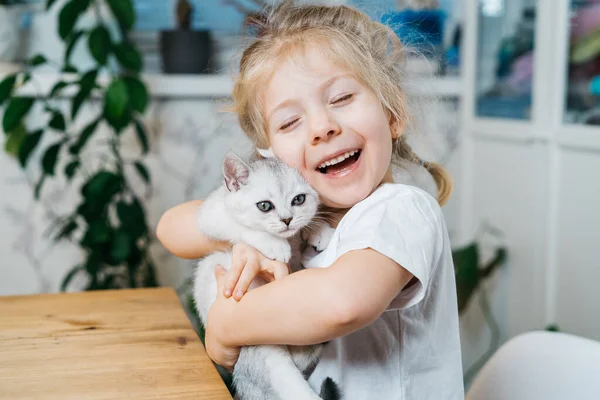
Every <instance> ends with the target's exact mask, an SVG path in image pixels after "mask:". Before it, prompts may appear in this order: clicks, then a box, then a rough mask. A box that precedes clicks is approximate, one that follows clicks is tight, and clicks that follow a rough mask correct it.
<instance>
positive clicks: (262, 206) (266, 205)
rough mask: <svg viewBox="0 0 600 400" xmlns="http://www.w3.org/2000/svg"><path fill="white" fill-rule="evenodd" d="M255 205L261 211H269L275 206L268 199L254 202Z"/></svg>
mask: <svg viewBox="0 0 600 400" xmlns="http://www.w3.org/2000/svg"><path fill="white" fill-rule="evenodd" d="M256 207H258V209H259V210H260V211H262V212H269V211H271V210H272V209H274V208H275V206H274V205H273V203H271V202H270V201H259V202H258V203H256Z"/></svg>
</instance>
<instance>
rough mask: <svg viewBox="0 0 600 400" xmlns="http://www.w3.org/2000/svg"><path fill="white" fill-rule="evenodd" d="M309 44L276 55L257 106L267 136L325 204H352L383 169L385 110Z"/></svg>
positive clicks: (387, 150) (388, 150) (387, 154)
mask: <svg viewBox="0 0 600 400" xmlns="http://www.w3.org/2000/svg"><path fill="white" fill-rule="evenodd" d="M314 47H316V46H314ZM314 47H313V49H307V50H306V52H305V53H304V55H303V57H302V62H301V63H298V62H294V61H297V60H294V59H292V58H289V59H288V60H287V61H286V62H282V63H280V64H279V65H278V66H277V69H276V72H274V74H273V76H272V77H271V79H270V80H269V81H268V82H267V86H266V89H265V94H264V98H263V100H264V110H263V112H264V116H265V121H266V129H267V133H268V136H269V143H270V144H271V148H272V151H273V153H274V154H275V155H276V156H277V157H278V158H280V159H281V160H283V161H284V162H285V163H286V164H288V165H290V166H292V167H295V168H297V169H298V170H299V171H300V173H301V174H302V175H303V176H304V178H305V179H306V180H307V181H308V183H309V184H310V185H311V186H312V187H313V188H314V189H315V190H316V191H317V192H318V193H319V196H320V200H321V202H322V203H323V204H325V205H327V206H330V207H335V208H350V207H352V206H353V205H355V204H356V203H358V202H359V201H361V200H363V199H365V198H366V197H367V196H369V195H370V194H371V193H372V192H373V191H374V190H375V188H376V187H377V186H378V185H379V184H380V183H381V182H382V181H383V180H384V177H385V176H386V173H387V171H388V169H389V166H390V162H391V156H392V132H391V130H390V118H389V116H388V113H386V111H385V110H384V109H383V107H382V106H381V103H380V102H379V100H378V98H377V97H376V96H375V94H374V93H373V92H372V91H371V90H370V89H369V88H367V87H366V86H364V85H363V84H362V83H361V82H360V81H358V80H357V79H356V78H354V77H353V76H352V74H351V73H349V71H347V70H345V69H343V68H341V67H339V66H337V65H335V64H334V63H333V62H332V61H331V60H330V59H329V58H328V57H327V56H326V55H325V54H324V53H323V51H321V50H319V49H318V48H314Z"/></svg>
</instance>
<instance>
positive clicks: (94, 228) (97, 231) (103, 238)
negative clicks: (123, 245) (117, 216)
mask: <svg viewBox="0 0 600 400" xmlns="http://www.w3.org/2000/svg"><path fill="white" fill-rule="evenodd" d="M111 233H112V229H111V227H110V226H109V225H108V224H107V223H106V221H105V220H104V219H95V220H93V221H90V225H89V226H88V230H87V232H86V233H85V235H84V237H83V239H82V241H81V242H82V244H85V245H86V246H90V245H95V244H99V243H106V242H108V241H109V240H110V237H111Z"/></svg>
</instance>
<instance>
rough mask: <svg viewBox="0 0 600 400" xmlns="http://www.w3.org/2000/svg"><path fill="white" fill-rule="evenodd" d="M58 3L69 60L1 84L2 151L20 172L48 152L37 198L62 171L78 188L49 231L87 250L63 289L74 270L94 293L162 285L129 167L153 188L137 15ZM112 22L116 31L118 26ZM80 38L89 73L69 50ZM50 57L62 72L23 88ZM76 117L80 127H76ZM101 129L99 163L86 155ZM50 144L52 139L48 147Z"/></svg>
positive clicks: (80, 0)
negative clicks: (129, 140) (43, 88)
mask: <svg viewBox="0 0 600 400" xmlns="http://www.w3.org/2000/svg"><path fill="white" fill-rule="evenodd" d="M53 6H58V4H57V2H56V0H47V2H46V8H47V9H50V8H51V7H53ZM60 6H61V9H60V12H59V13H58V34H59V36H60V38H61V39H62V41H63V42H64V44H65V50H64V54H63V55H62V56H63V57H62V60H60V61H59V62H56V61H51V60H48V59H47V58H46V57H45V56H43V55H36V56H34V57H32V58H31V59H30V60H29V61H28V62H27V63H26V64H25V66H24V67H23V68H22V69H21V70H20V71H19V72H17V73H15V74H11V75H9V76H6V77H5V78H4V79H3V80H2V81H1V82H0V107H3V115H2V128H3V131H4V135H5V149H6V150H7V151H8V152H9V153H11V154H13V155H15V158H16V159H17V160H18V162H19V163H20V165H21V167H22V168H23V169H26V168H30V167H32V165H31V164H32V160H33V159H35V158H34V157H33V156H32V154H34V152H39V154H41V155H42V157H41V159H40V167H41V168H40V169H41V173H40V175H39V179H38V181H37V184H35V187H34V188H33V193H34V196H35V198H36V199H39V198H40V196H43V187H44V182H46V181H47V180H50V179H57V178H58V177H61V178H62V177H64V179H65V180H66V181H67V182H69V183H70V184H71V185H77V188H78V189H79V193H80V195H81V197H80V200H79V201H78V202H77V204H76V205H75V207H73V209H72V210H71V212H70V213H68V214H67V215H64V216H62V217H60V218H59V219H58V220H57V221H56V223H55V229H54V231H53V232H52V237H53V239H55V240H57V241H60V240H69V241H71V242H73V243H75V244H76V245H77V246H79V247H80V248H81V250H82V253H83V254H84V256H83V260H82V262H81V263H79V264H77V265H75V266H74V267H73V268H72V269H71V270H70V271H69V272H68V273H67V275H66V276H65V277H64V279H63V282H62V285H61V290H66V289H67V288H68V287H69V284H70V282H72V278H73V277H74V276H75V275H77V274H84V275H85V276H86V277H87V278H88V279H87V280H88V284H87V286H86V287H85V289H88V290H97V289H113V288H124V287H140V286H156V285H157V282H156V278H155V270H154V265H153V263H152V261H151V258H150V254H149V246H150V243H151V234H150V232H149V229H148V223H147V217H146V210H145V206H144V204H143V202H142V199H141V197H140V196H139V195H138V194H136V192H135V191H134V189H133V184H132V181H131V174H130V173H128V171H132V172H134V173H136V174H137V175H139V177H141V179H142V180H143V182H145V184H146V185H151V177H150V174H149V172H148V169H147V167H146V166H145V164H144V162H143V155H145V154H146V153H147V152H148V150H149V144H148V138H147V134H146V131H145V128H144V125H143V123H142V119H141V117H142V115H143V113H144V111H145V110H146V108H147V105H148V92H147V88H146V85H145V84H144V83H143V82H142V80H141V78H140V73H141V71H142V64H143V63H142V57H141V55H140V53H139V52H138V50H137V49H136V47H135V46H134V45H133V44H132V43H131V41H130V40H129V39H128V33H129V32H130V30H131V29H132V28H133V25H134V22H135V11H134V8H133V4H132V1H131V0H105V1H102V0H68V1H65V2H61V3H60ZM105 6H106V9H108V10H110V14H109V17H108V18H110V21H108V20H106V19H107V17H106V13H104V14H103V13H102V10H103V9H104V8H103V7H105ZM86 13H87V14H90V13H91V14H93V15H95V19H94V20H95V22H94V23H92V24H91V26H89V25H86V26H80V25H81V24H78V22H80V19H81V17H82V16H83V15H84V14H86ZM111 26H114V27H116V29H112V31H111V29H110V27H111ZM80 42H81V43H85V44H87V47H88V49H89V52H90V54H91V56H92V59H93V62H94V65H92V66H91V67H89V68H86V70H80V68H79V67H78V66H77V65H73V64H72V62H71V53H72V52H73V49H74V47H75V46H76V45H77V44H78V43H80ZM43 64H54V65H57V67H58V68H59V69H60V72H61V74H58V76H60V79H58V81H57V82H56V83H55V84H54V85H53V87H52V89H51V90H50V91H49V93H48V94H46V95H39V94H38V95H36V96H35V97H27V96H24V95H22V94H20V93H21V90H20V87H21V86H23V85H25V84H26V83H28V82H29V81H30V80H35V78H34V70H35V68H36V67H38V66H40V65H43ZM67 91H71V92H70V93H72V94H73V95H72V96H70V95H68V94H67ZM65 103H66V104H65ZM65 105H67V107H64V106H65ZM86 105H87V106H89V108H90V109H92V108H94V106H96V107H95V108H96V109H98V108H99V110H96V112H95V114H94V116H93V118H91V119H90V120H87V121H84V124H83V125H81V122H82V117H81V115H82V114H83V113H81V114H80V111H81V110H82V107H84V106H86ZM98 105H101V107H97V106H98ZM34 106H38V107H36V109H37V108H39V109H42V110H43V111H42V113H43V114H45V115H46V118H43V116H42V117H39V118H35V121H46V120H47V121H48V122H46V123H42V124H41V125H38V126H31V125H33V123H28V122H29V121H28V120H27V116H28V115H29V114H32V113H33V112H32V110H33V109H34ZM78 117H79V118H78ZM31 120H33V118H31ZM76 120H77V121H78V122H79V125H80V126H84V127H83V129H78V128H77V125H76V124H75V121H76ZM106 128H108V129H106ZM99 132H102V134H100V133H99ZM126 132H133V133H134V134H135V135H137V139H138V142H139V145H140V146H139V147H140V149H141V151H140V154H139V156H137V157H134V158H133V159H132V158H126V157H125V156H124V153H123V147H122V138H123V136H124V135H125V133H126ZM99 136H101V137H102V138H103V139H105V140H104V141H103V142H102V145H100V144H98V147H99V148H98V150H101V152H102V157H103V159H104V160H106V162H103V163H101V164H100V165H98V162H94V161H97V157H89V156H84V150H85V149H86V147H90V146H92V142H93V141H92V138H94V137H99ZM42 139H44V140H42ZM51 139H52V140H51ZM44 142H50V144H49V145H48V146H47V147H46V148H44V149H42V148H41V147H42V143H44ZM94 146H96V144H94ZM75 178H77V179H75Z"/></svg>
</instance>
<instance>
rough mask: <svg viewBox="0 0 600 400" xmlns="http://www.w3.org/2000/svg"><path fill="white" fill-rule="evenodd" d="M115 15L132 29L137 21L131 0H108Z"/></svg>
mask: <svg viewBox="0 0 600 400" xmlns="http://www.w3.org/2000/svg"><path fill="white" fill-rule="evenodd" d="M106 2H107V3H108V6H109V7H110V9H111V11H112V13H113V15H114V16H115V18H116V19H117V21H119V25H121V26H122V27H123V28H125V29H131V28H132V27H133V24H134V23H135V10H134V8H133V3H132V1H131V0H106Z"/></svg>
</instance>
